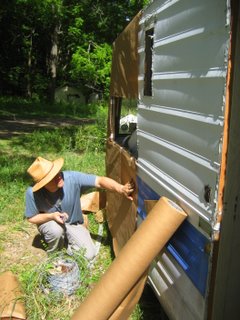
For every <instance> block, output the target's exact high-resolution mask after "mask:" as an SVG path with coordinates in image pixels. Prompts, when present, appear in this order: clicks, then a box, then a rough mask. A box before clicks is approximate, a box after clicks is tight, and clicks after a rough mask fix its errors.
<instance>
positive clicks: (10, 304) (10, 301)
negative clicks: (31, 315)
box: [0, 271, 27, 320]
mask: <svg viewBox="0 0 240 320" xmlns="http://www.w3.org/2000/svg"><path fill="white" fill-rule="evenodd" d="M22 295H23V294H22V291H21V288H20V283H19V281H18V279H17V277H16V276H15V275H14V274H13V273H12V272H11V271H6V272H4V273H3V274H1V275H0V319H6V320H7V319H12V320H15V319H27V318H26V313H25V307H24V304H23V302H22V299H21V298H22Z"/></svg>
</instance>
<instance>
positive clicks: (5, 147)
mask: <svg viewBox="0 0 240 320" xmlns="http://www.w3.org/2000/svg"><path fill="white" fill-rule="evenodd" d="M0 106H1V107H0V111H1V112H0V117H1V115H2V116H3V117H5V116H9V114H14V115H15V116H16V117H21V116H33V115H34V116H36V117H40V116H41V117H42V116H43V115H44V116H47V117H48V118H52V119H54V117H56V112H57V111H56V106H54V107H53V108H52V109H50V111H49V110H47V107H46V109H44V110H43V106H41V108H40V109H38V107H39V104H38V103H34V102H31V103H29V102H28V101H23V102H22V104H21V103H20V101H18V100H17V101H15V102H14V100H12V99H9V100H8V99H7V100H6V99H5V100H4V99H2V100H1V99H0ZM82 109H84V108H82ZM93 109H94V110H95V111H94V112H95V114H94V115H95V118H96V119H97V120H96V122H95V123H94V124H91V125H82V126H71V127H67V128H59V127H57V128H54V129H36V130H35V131H33V132H32V133H29V134H27V135H22V136H18V137H14V138H11V139H5V140H0V148H1V154H0V180H1V184H0V222H1V224H0V253H1V261H0V272H3V271H6V270H11V271H12V272H13V273H14V274H16V275H17V277H18V278H19V280H20V282H21V285H22V287H23V292H24V303H25V306H26V311H27V316H28V320H35V319H36V320H39V319H46V320H57V319H61V320H65V319H66V320H67V319H70V316H71V314H72V313H73V311H74V310H75V309H76V308H77V306H78V305H79V304H80V302H81V301H82V300H83V299H84V298H85V297H86V295H87V294H88V292H89V290H90V289H91V288H92V286H94V283H96V282H97V281H98V280H99V279H100V277H101V276H102V274H103V273H104V272H105V271H106V269H107V268H108V266H109V265H110V264H111V261H112V259H113V256H112V250H111V238H110V236H109V232H108V228H107V225H106V224H105V223H104V229H103V230H104V231H103V237H102V244H101V247H100V252H99V255H98V258H97V260H96V262H95V264H94V265H93V267H92V268H91V269H89V268H88V267H87V264H86V262H85V261H84V260H83V258H82V257H81V256H74V259H75V260H76V261H77V262H78V265H79V266H80V269H81V274H82V275H83V277H82V282H81V286H80V288H79V289H78V290H77V291H76V293H75V294H74V295H71V296H66V295H56V294H55V293H54V292H51V291H49V292H48V293H47V294H46V292H45V291H44V290H43V286H44V284H45V285H46V271H47V269H48V267H49V263H50V264H51V261H49V258H47V256H44V258H43V257H42V256H40V257H38V256H35V255H34V254H33V253H31V248H30V247H31V243H29V241H30V240H29V238H30V237H31V236H32V235H33V234H35V233H36V229H35V227H34V226H32V225H30V224H29V223H27V222H26V221H25V220H24V219H23V213H24V197H25V190H26V188H27V186H28V185H29V184H30V183H31V180H30V178H29V177H28V175H27V174H26V169H27V168H28V167H29V165H30V164H31V163H32V162H33V160H34V159H35V158H36V157H37V156H39V155H40V156H42V157H45V158H47V159H56V158H58V157H60V156H61V157H63V158H64V159H65V163H64V168H63V169H70V170H78V171H83V172H89V173H94V174H98V175H104V174H105V164H104V161H105V134H106V116H107V108H106V107H104V106H102V105H98V106H94V108H92V109H91V112H90V115H93ZM39 110H40V111H39ZM66 110H67V109H66V107H65V106H64V107H63V106H59V114H57V115H58V116H67V117H73V116H74V117H75V118H76V114H77V111H76V108H75V111H74V115H73V114H71V112H70V114H69V113H68V114H66ZM69 110H70V111H71V108H70V109H69ZM84 110H85V111H84V112H85V113H84V116H85V115H86V113H87V112H86V107H85V109H84ZM89 219H90V228H91V232H92V233H93V234H95V235H96V233H97V229H98V224H97V222H96V221H95V219H94V215H93V214H91V215H90V216H89ZM28 246H29V247H28ZM131 319H132V320H139V319H142V311H141V308H140V307H139V306H137V307H136V309H135V311H134V313H133V315H132V316H131Z"/></svg>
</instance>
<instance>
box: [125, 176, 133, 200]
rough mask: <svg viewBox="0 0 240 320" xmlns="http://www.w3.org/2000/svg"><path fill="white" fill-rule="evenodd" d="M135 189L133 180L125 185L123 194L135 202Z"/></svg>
mask: <svg viewBox="0 0 240 320" xmlns="http://www.w3.org/2000/svg"><path fill="white" fill-rule="evenodd" d="M134 189H135V184H134V182H133V180H131V181H130V182H127V183H126V184H124V185H123V186H122V194H124V196H125V197H126V198H127V199H129V200H133V197H132V193H133V191H134Z"/></svg>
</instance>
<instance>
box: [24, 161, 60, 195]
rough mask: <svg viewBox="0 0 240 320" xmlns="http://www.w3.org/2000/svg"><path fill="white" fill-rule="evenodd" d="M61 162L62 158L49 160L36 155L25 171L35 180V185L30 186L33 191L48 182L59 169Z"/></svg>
mask: <svg viewBox="0 0 240 320" xmlns="http://www.w3.org/2000/svg"><path fill="white" fill-rule="evenodd" d="M63 162H64V159H63V158H59V159H57V160H54V161H49V160H46V159H44V158H42V157H37V159H36V160H35V161H34V162H33V163H32V165H31V166H30V167H29V168H28V169H27V172H28V173H29V174H30V176H31V177H32V178H33V181H34V182H35V185H34V186H33V188H32V190H33V192H35V191H37V190H39V189H41V188H42V187H44V186H45V185H46V184H47V183H48V182H50V181H51V180H52V179H53V178H54V177H55V176H56V175H57V173H58V172H59V171H60V170H61V168H62V166H63Z"/></svg>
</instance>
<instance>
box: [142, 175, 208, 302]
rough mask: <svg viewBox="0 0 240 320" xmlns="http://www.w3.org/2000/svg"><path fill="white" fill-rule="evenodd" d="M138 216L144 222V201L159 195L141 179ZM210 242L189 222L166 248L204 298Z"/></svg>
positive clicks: (182, 226) (185, 222) (186, 222)
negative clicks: (207, 250) (206, 249)
mask: <svg viewBox="0 0 240 320" xmlns="http://www.w3.org/2000/svg"><path fill="white" fill-rule="evenodd" d="M137 182H138V214H139V215H140V217H141V218H142V219H143V220H144V219H145V218H146V211H145V207H144V200H158V199H159V198H160V197H159V195H158V194H157V193H156V192H154V191H153V190H152V189H151V188H150V187H149V186H148V185H146V184H145V183H144V182H143V181H142V180H141V179H140V178H139V177H138V178H137ZM208 245H209V240H208V239H207V238H206V237H205V236H204V235H203V234H202V233H201V232H199V231H198V230H197V229H196V228H195V227H194V226H193V225H192V224H191V223H189V222H188V221H187V220H186V221H184V223H183V224H182V225H181V226H180V227H179V229H178V230H177V231H176V232H175V234H174V235H173V236H172V238H171V239H170V240H169V242H168V244H167V245H166V248H167V250H168V252H169V253H170V254H171V255H172V256H173V257H174V258H175V260H176V261H177V262H178V264H179V265H180V266H181V267H182V268H183V270H184V271H185V273H186V274H187V275H188V277H189V278H190V279H191V281H192V282H193V284H194V285H195V286H196V288H197V289H198V290H199V291H200V293H201V294H202V295H203V296H204V295H205V292H206V285H207V276H208V262H209V256H208V254H207V253H206V252H205V248H206V247H207V246H208Z"/></svg>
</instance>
